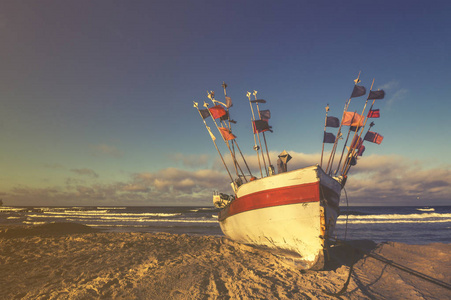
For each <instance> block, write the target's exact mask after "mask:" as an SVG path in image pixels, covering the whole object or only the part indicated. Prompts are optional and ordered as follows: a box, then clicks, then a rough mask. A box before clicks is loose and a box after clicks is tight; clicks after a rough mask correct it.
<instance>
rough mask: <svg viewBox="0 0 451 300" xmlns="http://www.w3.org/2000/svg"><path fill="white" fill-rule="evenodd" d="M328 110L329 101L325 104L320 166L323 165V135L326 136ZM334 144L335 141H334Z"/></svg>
mask: <svg viewBox="0 0 451 300" xmlns="http://www.w3.org/2000/svg"><path fill="white" fill-rule="evenodd" d="M328 112H329V103H328V104H327V106H326V118H325V119H324V134H323V147H322V149H321V163H320V167H321V168H322V167H323V154H324V137H325V136H326V127H327V113H328ZM334 144H335V142H334Z"/></svg>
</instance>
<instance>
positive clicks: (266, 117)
mask: <svg viewBox="0 0 451 300" xmlns="http://www.w3.org/2000/svg"><path fill="white" fill-rule="evenodd" d="M260 119H262V120H269V119H271V112H270V111H269V109H266V110H261V111H260Z"/></svg>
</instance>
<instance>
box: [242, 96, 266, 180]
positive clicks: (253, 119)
mask: <svg viewBox="0 0 451 300" xmlns="http://www.w3.org/2000/svg"><path fill="white" fill-rule="evenodd" d="M246 96H247V98H248V99H249V105H250V107H251V111H252V119H251V122H252V133H253V134H254V150H255V152H257V159H258V167H259V168H260V175H261V176H262V178H263V172H262V165H261V163H260V154H259V153H258V150H259V149H260V148H259V146H258V145H257V139H256V138H255V132H254V121H255V116H254V109H253V107H252V103H251V93H250V92H247V94H246Z"/></svg>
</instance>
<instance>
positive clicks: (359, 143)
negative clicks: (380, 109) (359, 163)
mask: <svg viewBox="0 0 451 300" xmlns="http://www.w3.org/2000/svg"><path fill="white" fill-rule="evenodd" d="M362 144H363V141H362V139H361V138H360V137H359V136H357V135H356V136H354V138H353V139H352V143H351V146H350V147H351V148H352V149H359V148H360V146H362Z"/></svg>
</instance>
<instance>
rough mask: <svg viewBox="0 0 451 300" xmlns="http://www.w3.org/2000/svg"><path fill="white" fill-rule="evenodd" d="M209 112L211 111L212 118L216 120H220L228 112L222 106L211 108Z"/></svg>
mask: <svg viewBox="0 0 451 300" xmlns="http://www.w3.org/2000/svg"><path fill="white" fill-rule="evenodd" d="M209 110H210V113H211V116H212V117H213V118H214V119H217V118H220V117H222V116H225V115H226V113H227V112H226V110H225V109H224V107H222V106H221V105H219V104H218V105H215V106H213V107H212V108H209Z"/></svg>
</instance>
